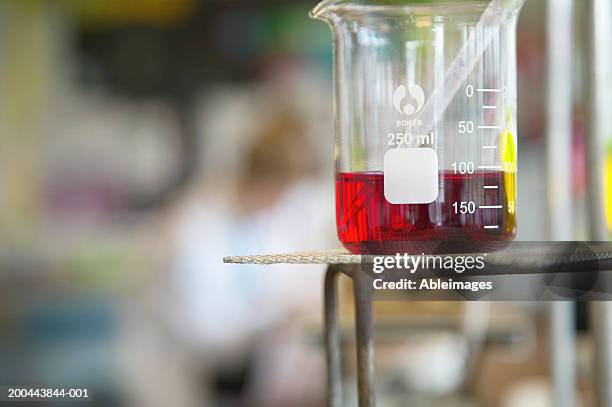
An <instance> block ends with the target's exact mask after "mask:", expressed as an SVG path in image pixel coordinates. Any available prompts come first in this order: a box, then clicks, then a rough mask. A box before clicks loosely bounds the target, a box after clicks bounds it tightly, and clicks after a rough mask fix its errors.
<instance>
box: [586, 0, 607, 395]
mask: <svg viewBox="0 0 612 407" xmlns="http://www.w3.org/2000/svg"><path fill="white" fill-rule="evenodd" d="M586 4H587V5H588V7H589V10H588V11H589V13H588V17H589V19H590V24H587V26H588V27H589V47H588V55H587V57H588V58H587V63H586V67H587V75H586V77H587V81H588V88H587V89H588V100H587V114H588V116H587V123H588V128H587V130H588V131H587V139H586V141H587V157H586V162H587V183H588V203H589V207H588V209H589V210H588V216H589V226H590V232H591V240H596V241H601V240H607V238H608V235H607V230H606V222H605V213H604V194H603V192H604V191H603V179H602V178H603V169H604V167H603V164H604V154H605V149H604V137H606V136H608V135H609V132H610V131H611V126H610V113H609V111H607V110H608V109H609V108H610V97H611V91H612V89H611V88H612V85H611V83H612V82H611V80H610V73H611V71H610V69H611V68H610V65H611V64H610V60H611V57H610V53H611V50H610V38H611V33H610V25H611V24H610V19H611V18H612V10H611V7H612V6H611V5H610V1H609V0H589V1H587V2H586ZM608 284H609V283H608ZM611 318H612V303H610V302H594V303H592V304H591V321H592V327H593V336H594V341H595V355H594V358H593V359H594V360H595V375H596V378H595V382H596V392H595V396H596V402H597V406H599V407H612V386H610V383H612V349H611V347H612V343H611V342H612V321H611Z"/></svg>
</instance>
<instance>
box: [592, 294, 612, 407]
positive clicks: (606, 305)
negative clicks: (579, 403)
mask: <svg viewBox="0 0 612 407" xmlns="http://www.w3.org/2000/svg"><path fill="white" fill-rule="evenodd" d="M591 320H592V321H593V324H592V325H593V329H592V331H593V336H594V340H595V355H594V356H595V357H594V358H593V359H594V361H595V385H596V394H595V396H596V401H597V404H596V405H597V406H598V407H612V386H611V385H610V383H612V381H611V380H612V377H611V376H610V366H612V351H611V347H610V345H611V344H610V341H611V340H612V337H611V336H610V332H612V307H611V303H610V302H607V301H598V302H593V303H592V304H591Z"/></svg>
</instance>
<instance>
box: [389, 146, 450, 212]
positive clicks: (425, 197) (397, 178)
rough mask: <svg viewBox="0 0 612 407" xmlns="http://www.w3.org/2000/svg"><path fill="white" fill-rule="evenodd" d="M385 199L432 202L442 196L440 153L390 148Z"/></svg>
mask: <svg viewBox="0 0 612 407" xmlns="http://www.w3.org/2000/svg"><path fill="white" fill-rule="evenodd" d="M384 172H385V199H386V200H387V201H388V202H389V203H391V204H429V203H432V202H434V201H435V200H436V199H438V192H439V189H438V154H437V153H436V151H435V150H433V149H431V148H397V149H391V150H389V151H387V153H386V154H385V163H384Z"/></svg>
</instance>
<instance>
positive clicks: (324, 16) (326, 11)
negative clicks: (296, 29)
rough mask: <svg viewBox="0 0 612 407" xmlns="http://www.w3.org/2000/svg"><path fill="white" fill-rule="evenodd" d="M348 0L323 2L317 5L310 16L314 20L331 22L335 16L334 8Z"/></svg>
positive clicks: (326, 0) (324, 0) (327, 0)
mask: <svg viewBox="0 0 612 407" xmlns="http://www.w3.org/2000/svg"><path fill="white" fill-rule="evenodd" d="M345 2H346V0H323V1H321V2H320V3H319V4H317V5H316V6H315V7H314V8H313V9H312V10H310V13H308V15H309V16H310V18H314V19H316V20H322V21H326V22H329V21H330V19H331V17H332V16H333V14H334V13H333V11H334V9H335V7H334V6H336V5H338V4H339V3H345Z"/></svg>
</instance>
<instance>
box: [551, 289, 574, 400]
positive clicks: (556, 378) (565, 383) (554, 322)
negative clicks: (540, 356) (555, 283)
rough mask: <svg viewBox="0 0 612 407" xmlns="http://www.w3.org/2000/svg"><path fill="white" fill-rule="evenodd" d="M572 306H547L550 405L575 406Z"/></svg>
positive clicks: (560, 304) (572, 303)
mask: <svg viewBox="0 0 612 407" xmlns="http://www.w3.org/2000/svg"><path fill="white" fill-rule="evenodd" d="M575 312H576V308H575V304H574V302H572V301H555V302H552V303H551V305H550V345H551V363H552V365H551V368H552V376H553V400H554V402H553V405H554V406H555V407H572V406H575V405H576V401H577V397H576V394H577V393H576V328H575V325H574V317H575Z"/></svg>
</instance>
